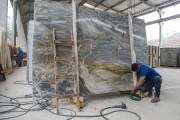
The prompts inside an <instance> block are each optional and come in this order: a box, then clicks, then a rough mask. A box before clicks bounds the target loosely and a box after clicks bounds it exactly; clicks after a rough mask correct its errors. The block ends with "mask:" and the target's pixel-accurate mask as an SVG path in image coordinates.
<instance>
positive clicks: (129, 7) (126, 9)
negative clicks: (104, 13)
mask: <svg viewBox="0 0 180 120" xmlns="http://www.w3.org/2000/svg"><path fill="white" fill-rule="evenodd" d="M141 4H142V2H139V3H137V4H134V5H132V6H130V7H128V8H126V9H123V10H121V11H119V12H124V11H126V10H128V9H130V8H134V7H136V6H138V5H141Z"/></svg>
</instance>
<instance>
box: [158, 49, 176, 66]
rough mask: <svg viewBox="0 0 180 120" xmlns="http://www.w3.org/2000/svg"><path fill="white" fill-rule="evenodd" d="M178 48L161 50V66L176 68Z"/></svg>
mask: <svg viewBox="0 0 180 120" xmlns="http://www.w3.org/2000/svg"><path fill="white" fill-rule="evenodd" d="M178 51H179V49H178V48H161V60H160V64H161V65H162V66H171V67H177V66H178Z"/></svg>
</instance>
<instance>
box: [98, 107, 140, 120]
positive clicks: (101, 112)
mask: <svg viewBox="0 0 180 120" xmlns="http://www.w3.org/2000/svg"><path fill="white" fill-rule="evenodd" d="M112 108H117V107H107V108H104V109H102V110H101V111H100V114H101V116H102V117H103V118H104V119H105V120H109V119H107V118H106V117H105V115H104V114H103V111H105V110H107V109H112ZM115 112H127V113H131V114H134V115H136V116H137V117H138V119H139V120H142V119H141V117H140V115H138V114H137V113H135V112H132V111H129V110H123V109H122V110H114V111H112V112H109V113H108V114H112V113H115Z"/></svg>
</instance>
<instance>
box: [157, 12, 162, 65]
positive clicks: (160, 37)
mask: <svg viewBox="0 0 180 120" xmlns="http://www.w3.org/2000/svg"><path fill="white" fill-rule="evenodd" d="M157 12H158V14H159V22H158V23H159V58H158V59H159V67H160V66H161V65H160V64H161V63H160V59H161V48H162V22H161V19H162V15H163V11H162V10H159V11H157Z"/></svg>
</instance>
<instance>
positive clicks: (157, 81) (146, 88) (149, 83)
mask: <svg viewBox="0 0 180 120" xmlns="http://www.w3.org/2000/svg"><path fill="white" fill-rule="evenodd" d="M161 83H162V78H161V77H159V76H155V77H154V78H152V79H150V80H146V81H145V83H144V84H143V85H142V87H141V92H142V93H145V92H150V91H151V90H152V88H153V87H154V88H155V93H154V95H155V96H156V97H158V98H159V97H160V92H161Z"/></svg>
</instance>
